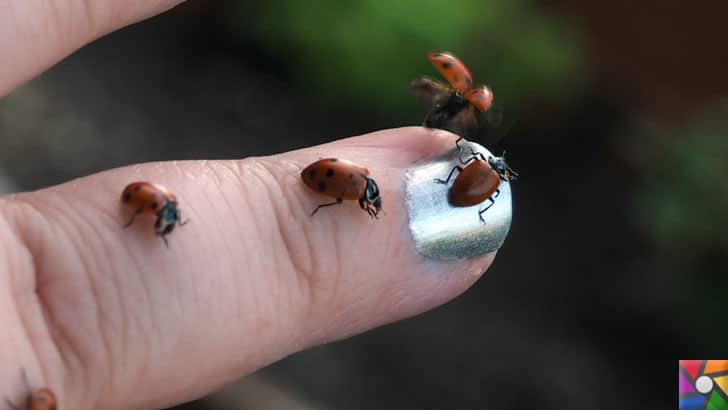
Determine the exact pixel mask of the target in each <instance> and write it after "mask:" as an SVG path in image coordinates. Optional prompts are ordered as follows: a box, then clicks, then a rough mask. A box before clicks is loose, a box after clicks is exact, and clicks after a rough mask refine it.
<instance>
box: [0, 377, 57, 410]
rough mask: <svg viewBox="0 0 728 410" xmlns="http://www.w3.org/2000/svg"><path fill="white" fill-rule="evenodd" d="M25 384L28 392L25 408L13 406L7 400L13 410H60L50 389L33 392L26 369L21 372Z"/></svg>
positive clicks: (6, 400)
mask: <svg viewBox="0 0 728 410" xmlns="http://www.w3.org/2000/svg"><path fill="white" fill-rule="evenodd" d="M21 373H22V377H23V382H24V383H25V387H26V389H27V391H28V397H27V398H26V400H25V406H24V407H23V408H22V409H21V408H20V407H18V406H16V405H15V404H13V403H12V402H11V401H10V400H8V399H5V403H7V405H8V406H10V408H11V409H13V410H58V401H57V400H56V395H55V394H53V392H52V391H51V390H50V389H48V388H42V389H36V390H33V389H32V388H31V387H30V383H28V377H27V376H26V374H25V369H22V370H21Z"/></svg>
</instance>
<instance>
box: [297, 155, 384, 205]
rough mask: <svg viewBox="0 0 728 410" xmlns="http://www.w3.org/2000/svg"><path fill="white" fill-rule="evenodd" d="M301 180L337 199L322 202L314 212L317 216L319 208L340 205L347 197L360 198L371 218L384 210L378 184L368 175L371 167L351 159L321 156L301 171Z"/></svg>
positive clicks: (348, 198) (313, 188) (315, 189)
mask: <svg viewBox="0 0 728 410" xmlns="http://www.w3.org/2000/svg"><path fill="white" fill-rule="evenodd" d="M301 179H302V180H303V183H304V184H306V186H307V187H309V188H311V189H312V190H314V191H316V192H319V193H321V194H324V195H326V196H329V197H332V198H335V199H336V201H335V202H330V203H326V204H322V205H319V206H318V207H316V209H314V211H313V212H312V213H311V216H314V215H315V214H316V212H318V210H319V209H321V208H323V207H327V206H332V205H339V204H341V203H342V202H343V201H344V200H358V201H359V206H360V207H361V209H363V210H365V211H366V212H367V213H368V214H369V216H371V217H372V218H376V219H379V218H378V217H377V215H378V214H379V212H380V211H381V209H382V198H381V197H380V194H379V187H378V186H377V183H376V182H374V180H373V179H372V178H370V177H369V170H368V169H366V168H365V167H363V166H361V165H358V164H355V163H353V162H351V161H347V160H345V159H338V158H326V159H321V160H318V161H316V162H314V163H313V164H311V165H309V166H307V167H306V168H305V169H304V170H303V171H301Z"/></svg>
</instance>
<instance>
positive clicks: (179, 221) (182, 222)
mask: <svg viewBox="0 0 728 410" xmlns="http://www.w3.org/2000/svg"><path fill="white" fill-rule="evenodd" d="M189 221H190V219H189V218H187V219H185V220H184V221H183V220H182V211H180V210H179V209H178V210H177V224H179V226H182V225H187V222H189Z"/></svg>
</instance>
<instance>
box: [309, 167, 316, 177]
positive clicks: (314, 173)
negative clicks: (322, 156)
mask: <svg viewBox="0 0 728 410" xmlns="http://www.w3.org/2000/svg"><path fill="white" fill-rule="evenodd" d="M315 176H316V170H315V169H312V170H310V171H308V177H309V178H311V179H313V178H314V177H315Z"/></svg>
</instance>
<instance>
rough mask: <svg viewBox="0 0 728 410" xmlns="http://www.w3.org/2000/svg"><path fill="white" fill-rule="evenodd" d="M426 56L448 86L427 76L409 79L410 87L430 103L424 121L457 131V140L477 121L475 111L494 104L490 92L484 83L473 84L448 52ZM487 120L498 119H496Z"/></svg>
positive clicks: (456, 60) (430, 126) (477, 111)
mask: <svg viewBox="0 0 728 410" xmlns="http://www.w3.org/2000/svg"><path fill="white" fill-rule="evenodd" d="M427 58H428V59H429V60H430V62H431V63H432V65H434V66H435V68H436V69H437V70H438V71H439V72H440V74H442V76H443V77H445V79H446V80H447V81H448V83H449V86H448V85H446V84H442V83H440V82H438V81H435V80H433V79H431V78H428V77H421V78H418V79H415V80H413V81H412V82H411V83H410V90H411V91H412V92H413V93H414V94H415V95H417V96H418V97H420V98H421V99H422V100H424V101H425V102H426V103H427V104H428V105H429V106H430V107H431V109H430V111H429V112H428V113H427V115H426V116H425V120H424V122H423V125H424V126H425V127H427V128H439V129H445V130H449V131H452V132H454V133H456V134H458V135H459V136H460V138H458V140H457V143H456V144H459V142H460V141H461V140H462V139H463V138H464V134H466V133H467V131H468V130H470V129H473V128H475V127H476V126H477V125H478V118H477V115H476V113H485V112H489V110H490V107H491V105H492V104H493V92H492V91H491V90H490V88H488V87H487V86H485V85H479V86H476V87H474V86H473V79H472V76H471V75H470V71H469V70H468V68H467V67H466V66H465V64H463V62H462V61H460V60H459V59H458V58H457V57H455V56H454V55H452V54H451V53H446V52H430V53H428V54H427ZM488 121H489V122H499V119H489V120H486V122H488ZM458 146H459V145H458Z"/></svg>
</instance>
